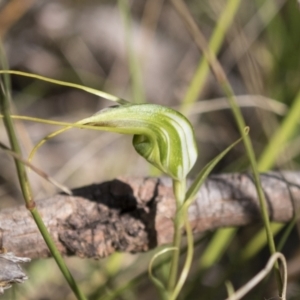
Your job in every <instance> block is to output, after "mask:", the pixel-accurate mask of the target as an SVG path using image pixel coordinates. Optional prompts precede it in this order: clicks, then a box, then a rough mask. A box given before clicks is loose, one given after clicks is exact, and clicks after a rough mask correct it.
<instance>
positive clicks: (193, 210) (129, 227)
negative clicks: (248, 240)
mask: <svg viewBox="0 0 300 300" xmlns="http://www.w3.org/2000/svg"><path fill="white" fill-rule="evenodd" d="M261 181H262V186H263V189H264V192H265V195H266V200H267V205H268V209H269V214H270V218H271V220H273V221H277V222H288V221H290V220H291V219H292V218H293V216H294V214H295V213H296V212H297V210H298V207H299V206H300V172H270V173H266V174H262V175H261ZM36 203H37V207H38V209H39V211H40V213H41V214H42V217H43V220H44V222H45V224H46V225H47V227H48V228H49V230H50V232H51V234H52V236H53V238H54V240H55V242H56V244H57V245H58V248H59V250H60V251H61V252H62V253H63V254H65V255H77V256H80V257H92V258H101V257H105V256H108V255H110V254H112V253H113V252H114V251H129V252H141V251H147V250H148V249H150V248H154V247H156V246H157V245H161V244H165V243H169V242H171V241H172V236H173V226H172V218H173V217H174V213H175V201H174V197H173V192H172V182H171V180H169V179H167V178H119V179H115V180H112V181H108V182H104V183H100V184H93V185H90V186H86V187H82V188H78V189H75V190H73V196H69V195H62V194H59V195H55V196H53V197H50V198H48V199H44V200H39V201H36ZM188 217H189V220H190V222H191V225H192V228H193V231H194V233H199V232H204V231H206V230H213V229H216V228H219V227H225V226H242V225H247V224H250V223H253V222H259V221H260V219H261V216H260V208H259V204H258V199H257V195H256V190H255V186H254V183H253V179H252V176H251V175H250V174H247V173H244V174H223V175H213V176H210V177H209V178H208V179H207V180H206V182H205V184H204V185H203V186H202V187H201V189H200V190H199V192H198V194H197V197H196V199H195V201H194V202H193V204H192V205H191V206H190V208H189V215H188ZM0 230H1V233H2V234H1V239H2V240H1V241H0V242H1V244H2V246H3V247H4V248H5V249H7V250H8V251H11V252H14V253H15V255H17V256H23V257H24V256H25V257H30V258H40V257H47V256H49V255H50V254H49V251H48V249H47V247H46V245H45V243H44V241H43V239H42V237H41V235H40V233H39V232H38V230H37V227H36V225H35V223H34V222H33V220H32V218H31V216H30V214H29V212H28V211H27V210H26V208H25V207H24V206H18V207H13V208H9V209H3V210H2V211H0Z"/></svg>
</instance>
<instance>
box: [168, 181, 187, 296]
mask: <svg viewBox="0 0 300 300" xmlns="http://www.w3.org/2000/svg"><path fill="white" fill-rule="evenodd" d="M173 191H174V195H175V200H176V214H175V220H174V237H173V247H175V248H176V250H175V251H173V255H172V259H171V267H170V276H169V280H168V292H169V293H170V295H171V294H172V292H173V290H174V288H175V285H176V281H177V275H178V264H179V256H180V244H181V230H182V228H183V226H184V222H185V212H184V209H182V205H183V202H184V199H185V192H186V180H182V181H178V180H173Z"/></svg>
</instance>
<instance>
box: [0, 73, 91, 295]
mask: <svg viewBox="0 0 300 300" xmlns="http://www.w3.org/2000/svg"><path fill="white" fill-rule="evenodd" d="M4 80H5V88H4V86H3V85H1V93H0V106H1V110H2V114H3V121H4V124H5V127H6V130H7V134H8V137H9V141H10V144H11V148H12V150H13V151H14V152H15V153H17V154H18V155H20V156H21V149H20V146H19V143H18V139H17V136H16V133H15V129H14V125H13V122H12V119H11V116H10V108H9V100H10V95H9V88H8V87H9V79H8V78H7V77H5V78H4ZM15 165H16V168H17V174H18V178H19V182H20V186H21V190H22V194H23V197H24V200H25V203H26V207H27V209H28V210H29V211H30V212H31V214H32V216H33V218H34V220H35V222H36V224H37V226H38V228H39V230H40V232H41V234H42V236H43V238H44V240H45V242H46V244H47V246H48V248H49V250H50V252H51V254H52V255H53V257H54V259H55V261H56V262H57V264H58V266H59V268H60V270H61V271H62V273H63V275H64V276H65V278H66V280H67V282H68V283H69V286H70V288H71V289H72V290H73V292H74V294H75V295H76V297H77V299H79V300H85V299H86V298H85V297H84V295H83V294H82V292H81V291H80V290H79V288H78V286H77V284H76V282H75V280H74V278H73V277H72V275H71V273H70V271H69V270H68V268H67V266H66V264H65V262H64V260H63V258H62V256H61V255H60V253H59V251H58V249H57V248H56V246H55V243H54V242H53V240H52V238H51V236H50V233H49V232H48V230H47V228H46V226H45V224H44V223H43V220H42V218H41V216H40V214H39V212H38V211H37V209H36V207H35V203H34V201H33V198H32V191H31V187H30V184H29V180H28V177H27V173H26V169H25V166H24V164H23V163H22V162H20V161H19V160H17V159H15Z"/></svg>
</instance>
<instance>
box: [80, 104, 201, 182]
mask: <svg viewBox="0 0 300 300" xmlns="http://www.w3.org/2000/svg"><path fill="white" fill-rule="evenodd" d="M78 123H79V124H85V125H93V126H99V127H101V128H102V129H103V130H105V131H112V132H118V133H123V134H133V135H134V137H133V146H134V148H135V150H136V151H137V152H138V153H139V154H140V155H141V156H142V157H144V158H145V159H146V160H147V161H148V162H150V163H151V164H153V165H154V166H156V167H157V168H158V169H160V170H161V171H163V172H164V173H166V174H168V175H169V176H171V177H172V178H173V179H175V180H182V179H184V178H185V177H186V175H187V174H188V172H189V171H190V170H191V168H192V167H193V165H194V163H195V161H196V159H197V147H196V141H195V136H194V131H193V128H192V126H191V124H190V122H189V121H188V120H187V119H186V118H185V117H184V116H183V115H182V114H180V113H179V112H177V111H175V110H173V109H171V108H167V107H164V106H160V105H155V104H125V105H121V106H114V107H110V108H107V109H104V110H102V111H100V112H99V113H98V114H96V115H94V116H91V117H89V118H86V119H84V120H81V121H79V122H78Z"/></svg>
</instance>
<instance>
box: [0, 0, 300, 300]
mask: <svg viewBox="0 0 300 300" xmlns="http://www.w3.org/2000/svg"><path fill="white" fill-rule="evenodd" d="M187 5H188V6H189V8H190V11H191V12H192V14H193V16H194V18H195V20H196V22H197V24H198V25H199V28H200V29H201V31H202V32H203V34H204V35H205V36H206V38H207V40H208V41H209V42H210V46H211V47H212V49H214V51H215V52H216V53H217V55H218V58H219V60H220V63H221V64H222V66H223V68H224V70H225V72H226V74H227V76H228V78H229V80H230V83H231V84H232V86H233V89H234V92H235V94H236V95H237V101H238V105H239V106H240V107H241V110H242V113H243V116H244V118H245V121H246V124H247V125H249V126H250V129H251V131H250V134H251V139H252V142H253V146H254V149H255V151H256V154H257V157H258V158H260V157H261V155H262V154H263V153H264V152H265V151H266V149H267V148H268V147H270V145H273V144H272V140H273V138H274V134H275V133H276V132H279V131H280V130H282V128H283V127H282V126H281V124H283V123H282V122H283V121H284V120H285V118H286V117H287V116H289V115H290V114H291V113H292V112H293V113H294V115H295V116H294V120H296V121H294V123H293V124H292V125H291V126H290V127H289V128H288V129H287V131H286V135H284V136H286V140H284V141H281V144H280V147H281V151H280V152H278V153H276V155H274V157H275V158H276V159H274V161H272V162H271V163H269V165H268V166H267V165H265V166H264V167H261V171H267V170H268V169H270V168H272V169H289V170H297V169H299V162H300V160H299V157H300V156H299V154H300V137H299V127H298V125H297V122H298V120H297V118H298V119H300V118H299V117H300V111H299V109H300V107H299V104H298V107H299V109H297V106H296V104H297V103H299V102H300V101H299V98H300V96H299V95H298V93H299V87H300V75H299V74H300V51H299V49H300V10H299V4H298V2H297V1H296V0H255V1H237V0H228V1H224V0H210V1H208V0H203V1H194V0H189V1H187ZM0 38H1V40H2V45H3V49H4V51H3V52H4V54H2V56H3V55H5V56H6V59H7V61H8V64H9V68H10V69H13V70H20V71H26V72H31V73H36V74H39V75H43V76H47V77H51V78H55V79H59V80H64V81H69V82H73V83H79V84H82V85H86V86H89V87H93V88H96V89H100V90H103V91H105V92H108V93H111V94H113V95H116V96H119V97H121V98H124V99H127V100H129V101H132V102H138V103H142V102H150V103H156V104H161V105H166V106H170V107H173V108H175V109H177V110H179V111H181V112H183V113H184V114H185V115H186V116H187V117H188V118H189V120H190V121H191V122H192V124H193V126H194V128H195V133H196V138H197V142H198V147H199V158H198V161H197V163H196V166H195V167H194V169H193V170H192V172H191V177H193V176H194V175H195V174H197V172H199V170H201V168H202V167H203V166H204V165H205V164H206V163H208V162H209V160H210V159H212V158H214V157H215V156H216V155H217V154H219V153H220V152H221V151H222V150H224V149H225V148H226V147H227V146H229V145H230V144H231V143H232V142H233V141H235V140H236V139H238V138H239V136H240V135H239V132H238V129H237V127H236V124H235V120H234V118H233V115H232V112H231V110H230V107H229V105H228V103H227V101H226V98H224V94H223V92H222V90H221V88H220V87H219V85H218V82H217V81H216V79H215V77H214V76H213V75H212V73H211V72H210V71H209V69H208V68H207V65H206V63H205V61H203V57H202V55H201V53H200V51H199V49H198V48H197V47H196V45H195V43H194V42H193V39H192V38H191V36H190V35H189V33H188V31H187V30H186V28H185V25H184V22H183V21H182V19H181V18H180V17H179V15H178V14H177V12H176V11H175V9H174V8H173V6H172V4H171V2H169V1H163V0H139V1H136V0H132V1H129V0H128V1H127V0H119V1H118V2H116V1H94V0H86V1H67V0H60V1H42V0H10V1H5V0H0ZM11 82H12V96H13V103H12V111H13V113H14V114H19V115H27V116H34V117H38V118H44V119H53V120H59V121H64V122H75V121H77V120H80V119H82V118H84V117H87V116H90V115H92V114H94V113H96V112H97V111H99V110H100V109H102V108H104V107H107V106H109V105H113V103H111V102H109V101H106V100H103V99H99V98H98V97H96V96H93V95H90V94H87V93H85V92H81V91H78V90H75V89H71V88H66V87H61V86H57V85H53V84H50V83H46V82H41V81H37V80H35V79H31V78H25V77H20V76H14V75H13V76H11ZM297 110H298V111H299V114H298V115H297V112H298V111H297ZM16 126H17V130H18V136H19V139H20V142H21V144H22V147H23V151H24V152H23V153H24V156H25V157H26V155H28V154H29V152H30V150H31V149H32V147H33V146H34V145H35V144H36V143H37V142H38V141H39V140H41V139H42V138H43V137H44V136H46V135H47V134H48V133H50V132H52V131H54V130H55V129H57V128H58V127H55V126H52V125H44V124H39V123H33V122H20V121H18V122H16ZM0 136H1V142H4V143H6V144H8V140H7V136H6V133H5V129H4V127H3V125H2V123H1V124H0ZM277 146H278V145H277ZM275 150H276V151H277V149H275ZM33 162H34V164H35V165H36V166H38V167H39V168H41V169H42V170H44V171H45V172H46V173H48V174H49V175H51V176H53V177H54V178H55V179H56V180H57V181H58V182H60V183H63V184H65V185H67V186H68V187H70V188H75V187H80V186H84V185H88V184H91V183H95V182H102V181H106V180H110V179H113V178H115V177H117V176H120V175H126V176H155V175H160V174H159V173H158V172H157V171H156V170H154V169H153V168H150V167H149V165H148V164H147V162H145V161H144V160H143V159H142V158H140V157H139V156H138V155H137V154H136V153H135V151H134V149H133V147H132V146H131V137H130V136H121V135H117V134H112V133H99V132H94V131H88V130H78V129H72V130H70V131H68V132H65V133H64V134H62V135H59V136H57V137H56V138H54V139H52V140H50V141H48V142H47V143H46V144H45V145H43V146H42V147H41V149H39V151H38V153H37V155H36V156H35V158H34V161H33ZM248 169H249V163H248V158H247V156H246V154H245V150H244V147H243V145H242V144H239V145H238V146H237V147H235V148H234V149H233V150H232V151H231V152H230V153H229V155H227V156H226V157H225V158H224V159H223V160H222V161H221V163H220V164H219V165H218V166H217V167H216V168H215V169H214V171H213V172H214V173H225V172H242V171H246V170H248ZM0 170H1V172H0V197H1V202H0V207H1V208H4V207H9V206H15V205H17V204H22V203H23V200H22V196H21V193H20V190H19V185H18V181H17V177H16V172H15V168H14V165H13V161H12V159H11V158H10V157H8V156H7V155H5V154H2V155H1V156H0ZM30 179H31V184H32V187H33V190H34V193H35V196H36V199H42V198H45V197H48V196H51V195H53V194H55V193H57V190H56V188H55V187H53V186H51V185H50V184H49V183H47V182H45V181H44V180H43V179H41V178H39V177H37V176H36V175H34V174H30ZM0 222H1V220H0ZM260 228H261V224H256V225H253V226H249V227H247V228H241V229H239V230H238V231H237V232H235V234H234V235H231V239H230V242H229V240H228V242H227V244H226V245H225V246H224V249H223V251H221V252H222V253H221V254H220V256H219V257H218V260H217V261H215V262H214V263H213V266H210V265H209V264H208V265H205V267H204V265H203V264H202V263H201V260H200V257H203V256H202V254H205V251H207V249H209V248H208V247H209V245H211V244H210V242H211V240H212V239H213V236H214V233H213V232H210V233H206V234H205V235H201V236H199V237H198V239H197V244H196V245H195V247H196V248H195V250H196V255H195V264H194V267H193V270H192V272H191V275H190V277H189V280H188V282H187V283H186V286H185V288H184V290H183V293H182V295H181V299H200V298H201V299H212V300H215V299H224V298H225V297H226V288H225V282H226V281H231V282H232V283H233V285H234V287H235V288H238V287H240V286H241V285H243V284H244V283H246V282H247V281H248V280H250V279H251V278H252V277H253V276H254V275H255V274H256V273H257V272H258V271H259V270H260V269H261V268H262V267H263V266H264V265H265V263H266V260H267V258H268V250H267V247H265V246H264V244H263V245H262V247H261V249H260V251H257V252H256V253H254V254H253V256H252V257H249V258H247V259H245V260H244V261H243V262H239V263H237V261H236V257H237V255H239V254H240V253H241V252H242V250H243V248H244V247H245V245H247V243H248V242H249V241H251V240H252V238H253V237H254V236H255V234H256V233H257V232H259V230H260ZM284 232H285V231H284V228H283V229H281V231H280V233H279V235H278V236H277V237H276V239H278V241H279V240H280V237H281V235H283V234H284ZM219 233H220V232H219ZM224 234H225V233H224ZM283 251H284V253H285V254H286V256H287V259H288V262H289V270H290V271H289V272H290V273H289V289H288V291H289V294H288V299H300V280H299V278H300V262H298V261H299V260H300V248H299V237H298V231H297V230H296V229H293V230H292V232H291V234H290V235H289V238H288V239H287V241H286V242H285V244H284V247H283ZM152 256H153V252H149V253H145V254H138V255H137V254H136V255H130V254H115V255H113V256H111V257H109V258H107V259H103V260H101V261H92V260H87V259H85V260H81V259H79V258H68V259H67V262H68V265H69V266H70V268H71V271H72V272H73V274H74V276H75V277H76V279H78V282H79V284H80V286H82V288H83V290H84V292H85V294H86V295H87V296H88V297H89V299H153V298H154V297H157V294H156V291H155V288H154V287H153V285H152V283H151V282H150V280H149V279H148V277H147V271H146V270H147V263H148V262H149V260H150V259H151V257H152ZM202 262H203V261H202ZM296 262H298V263H296ZM27 272H28V274H29V277H30V280H28V281H27V282H26V283H25V284H23V285H22V286H16V287H14V288H13V289H11V290H9V291H7V292H6V293H5V295H4V296H2V298H3V299H41V300H42V299H43V300H44V299H74V296H73V294H72V293H71V291H70V290H69V288H68V286H67V285H66V283H65V281H64V279H63V278H62V276H61V274H60V272H59V271H58V268H57V267H56V265H55V263H54V261H53V260H52V259H46V260H36V261H33V262H32V263H30V264H29V265H28V266H27ZM159 272H160V274H161V276H162V277H164V276H165V277H166V276H167V268H166V267H165V266H164V267H162V268H161V269H160V271H159ZM124 285H125V286H127V288H125V286H124ZM122 286H123V287H124V289H123V290H122V292H121V293H120V294H119V295H116V297H114V292H115V291H117V290H118V288H119V287H122ZM264 297H265V298H264ZM268 297H274V298H272V299H277V298H276V288H275V287H274V278H273V277H272V276H270V277H269V278H268V279H266V280H265V281H264V282H263V283H262V284H260V285H259V287H257V288H256V289H255V291H254V292H252V293H249V294H248V295H247V296H246V297H245V298H244V299H251V300H255V299H267V298H268Z"/></svg>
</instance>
